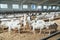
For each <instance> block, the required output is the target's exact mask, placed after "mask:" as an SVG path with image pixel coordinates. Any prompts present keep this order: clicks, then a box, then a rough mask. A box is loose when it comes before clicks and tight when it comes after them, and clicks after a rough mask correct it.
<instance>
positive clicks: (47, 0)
mask: <svg viewBox="0 0 60 40" xmlns="http://www.w3.org/2000/svg"><path fill="white" fill-rule="evenodd" d="M0 3H19V4H37V5H60V0H0Z"/></svg>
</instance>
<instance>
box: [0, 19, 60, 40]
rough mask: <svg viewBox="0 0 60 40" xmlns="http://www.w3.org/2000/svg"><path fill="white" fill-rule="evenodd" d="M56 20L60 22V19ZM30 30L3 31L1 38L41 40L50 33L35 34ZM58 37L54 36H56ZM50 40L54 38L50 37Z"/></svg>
mask: <svg viewBox="0 0 60 40" xmlns="http://www.w3.org/2000/svg"><path fill="white" fill-rule="evenodd" d="M55 22H56V23H57V24H60V19H59V20H55ZM58 30H59V31H60V25H59V27H58ZM29 31H31V30H29ZM29 31H27V32H21V33H15V32H11V33H9V32H3V33H0V40H40V39H42V38H44V37H47V36H48V34H45V35H44V34H43V33H42V34H39V33H35V34H33V33H32V32H29ZM56 37H60V35H59V36H56ZM56 37H54V38H56ZM54 38H53V39H54ZM50 40H52V39H50ZM54 40H55V39H54Z"/></svg>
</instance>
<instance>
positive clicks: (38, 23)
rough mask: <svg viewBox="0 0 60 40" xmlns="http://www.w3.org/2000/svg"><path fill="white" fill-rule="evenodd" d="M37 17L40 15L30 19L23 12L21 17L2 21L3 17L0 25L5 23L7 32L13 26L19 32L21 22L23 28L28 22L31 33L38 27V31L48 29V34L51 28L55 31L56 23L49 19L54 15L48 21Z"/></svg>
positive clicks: (51, 17)
mask: <svg viewBox="0 0 60 40" xmlns="http://www.w3.org/2000/svg"><path fill="white" fill-rule="evenodd" d="M40 16H41V15H40ZM46 16H47V15H46ZM39 18H40V17H38V16H37V17H36V18H35V19H34V20H31V18H30V16H26V14H24V16H23V17H20V18H15V19H9V21H2V20H3V19H1V23H0V25H5V27H8V31H9V32H10V31H11V29H15V28H17V29H18V32H20V31H21V30H20V29H21V24H23V27H24V28H25V25H26V23H27V22H28V24H29V28H32V31H33V33H35V29H39V30H40V33H41V31H42V30H43V29H49V34H50V30H52V29H54V30H55V31H56V30H57V27H58V25H57V24H56V23H55V22H54V21H51V19H53V18H54V16H50V18H49V21H47V22H45V21H44V20H42V19H39ZM5 20H6V19H5ZM3 27H4V26H3Z"/></svg>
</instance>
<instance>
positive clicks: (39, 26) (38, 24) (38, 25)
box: [32, 20, 44, 33]
mask: <svg viewBox="0 0 60 40" xmlns="http://www.w3.org/2000/svg"><path fill="white" fill-rule="evenodd" d="M32 27H33V31H35V29H40V33H41V30H42V29H43V28H44V21H43V20H37V22H33V23H32Z"/></svg>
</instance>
